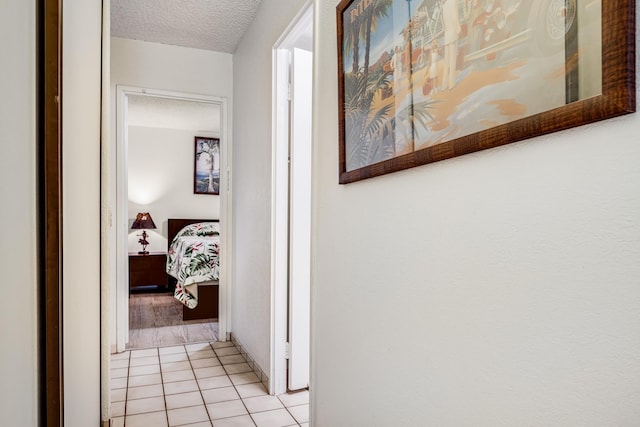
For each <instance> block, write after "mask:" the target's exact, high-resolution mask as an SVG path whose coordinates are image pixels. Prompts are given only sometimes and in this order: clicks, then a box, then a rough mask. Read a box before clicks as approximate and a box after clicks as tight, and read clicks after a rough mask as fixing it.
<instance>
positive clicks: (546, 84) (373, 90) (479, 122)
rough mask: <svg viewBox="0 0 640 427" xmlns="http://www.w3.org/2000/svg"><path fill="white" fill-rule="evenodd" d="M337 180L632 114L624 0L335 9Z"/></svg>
mask: <svg viewBox="0 0 640 427" xmlns="http://www.w3.org/2000/svg"><path fill="white" fill-rule="evenodd" d="M337 25H338V26H337V29H338V99H339V109H338V110H339V156H340V164H339V182H340V183H341V184H346V183H350V182H354V181H359V180H362V179H366V178H371V177H374V176H379V175H383V174H386V173H390V172H395V171H399V170H403V169H407V168H411V167H415V166H419V165H424V164H428V163H432V162H437V161H440V160H445V159H449V158H452V157H456V156H460V155H463V154H468V153H473V152H475V151H479V150H484V149H488V148H493V147H498V146H501V145H505V144H509V143H512V142H516V141H520V140H524V139H528V138H532V137H535V136H539V135H543V134H547V133H551V132H556V131H560V130H564V129H568V128H571V127H575V126H580V125H583V124H587V123H591V122H595V121H598V120H604V119H607V118H611V117H615V116H619V115H623V114H628V113H632V112H634V111H635V109H636V101H635V93H636V90H635V76H636V74H635V1H634V0H343V1H342V2H340V3H339V4H338V6H337Z"/></svg>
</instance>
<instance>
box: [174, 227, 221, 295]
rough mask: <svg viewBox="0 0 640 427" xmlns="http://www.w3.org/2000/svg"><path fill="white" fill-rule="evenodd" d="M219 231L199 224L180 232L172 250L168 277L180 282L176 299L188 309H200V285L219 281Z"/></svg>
mask: <svg viewBox="0 0 640 427" xmlns="http://www.w3.org/2000/svg"><path fill="white" fill-rule="evenodd" d="M219 254H220V228H219V224H218V223H217V222H200V223H197V224H191V225H188V226H186V227H185V228H183V229H182V230H180V232H179V233H178V234H177V235H176V237H175V238H174V239H173V241H172V242H171V246H169V253H168V254H167V273H168V274H170V275H171V276H173V277H175V278H176V279H177V281H178V283H177V285H176V289H175V291H174V294H173V295H174V297H175V298H176V299H177V300H178V301H180V302H181V303H182V304H184V305H186V306H187V307H189V308H195V307H196V306H197V305H198V290H197V284H198V283H202V282H207V281H211V280H218V279H219V277H220V258H219Z"/></svg>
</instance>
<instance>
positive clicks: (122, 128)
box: [110, 85, 232, 352]
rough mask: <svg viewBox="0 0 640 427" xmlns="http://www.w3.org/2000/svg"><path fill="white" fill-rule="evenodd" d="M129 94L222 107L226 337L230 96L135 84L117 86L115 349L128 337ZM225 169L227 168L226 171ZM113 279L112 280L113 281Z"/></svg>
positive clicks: (223, 323) (225, 315)
mask: <svg viewBox="0 0 640 427" xmlns="http://www.w3.org/2000/svg"><path fill="white" fill-rule="evenodd" d="M129 95H137V96H153V97H160V98H169V99H176V100H181V101H192V102H201V103H206V104H215V105H218V106H219V108H220V151H221V153H222V155H221V159H220V171H221V173H220V239H221V242H220V243H221V244H220V246H221V248H222V249H221V251H220V288H219V289H220V294H219V306H220V307H219V316H218V327H219V336H220V341H225V340H226V339H227V325H228V319H230V315H231V313H230V309H231V306H230V304H229V303H228V302H229V297H230V286H229V284H230V283H231V280H232V279H231V274H232V272H231V253H232V251H231V249H232V248H231V245H232V238H231V230H232V224H231V221H232V216H231V206H232V204H231V191H230V188H231V185H230V182H229V179H230V176H231V164H232V163H231V159H232V153H231V143H230V141H229V139H228V128H229V124H228V113H227V99H226V98H224V97H216V96H208V95H198V94H190V93H182V92H172V91H166V90H158V89H146V88H140V87H133V86H120V85H118V86H116V102H117V104H116V141H115V145H116V146H115V149H114V150H112V151H111V152H112V153H115V156H112V157H111V158H112V159H114V160H115V162H116V184H115V185H116V188H115V191H112V194H116V200H115V206H114V209H115V211H116V215H115V217H116V221H115V231H116V241H115V242H112V245H110V252H111V253H113V251H114V246H115V253H116V263H115V270H116V271H115V273H114V272H112V273H114V274H113V275H112V277H115V278H116V280H115V283H116V285H115V289H113V290H112V292H113V291H115V293H116V298H115V300H116V322H115V324H116V351H117V352H122V351H124V350H125V347H126V344H127V342H128V340H129V277H128V276H129V271H128V268H127V265H128V249H127V241H128V231H129V230H128V225H129V224H128V214H127V203H128V189H127V188H128V182H127V181H128V177H127V155H126V153H127V147H128V140H127V134H128V132H127V127H128V126H127V97H128V96H129ZM223 171H224V172H223ZM112 283H113V282H112ZM112 324H113V323H112Z"/></svg>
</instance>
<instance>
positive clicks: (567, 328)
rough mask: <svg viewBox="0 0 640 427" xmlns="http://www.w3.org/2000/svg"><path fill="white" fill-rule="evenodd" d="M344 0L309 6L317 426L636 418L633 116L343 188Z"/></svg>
mask: <svg viewBox="0 0 640 427" xmlns="http://www.w3.org/2000/svg"><path fill="white" fill-rule="evenodd" d="M337 3H338V2H337V1H320V0H316V1H315V5H316V7H317V9H316V19H317V21H316V22H317V24H318V26H317V28H318V32H317V34H316V36H317V40H316V50H315V53H316V61H317V62H316V64H315V71H316V76H317V77H316V81H315V105H314V107H315V115H314V118H315V123H314V133H315V139H314V155H315V158H314V160H315V163H314V168H313V171H314V189H315V192H314V214H315V215H314V238H313V242H314V243H313V254H314V264H313V297H312V301H313V306H312V324H313V326H312V328H313V330H312V379H311V382H312V393H311V396H312V402H311V405H312V415H311V418H312V420H313V422H314V425H315V426H316V427H326V426H331V427H338V426H356V425H357V426H364V425H366V426H416V425H423V426H461V425H467V426H471V425H473V426H518V425H520V426H521V425H547V426H548V425H558V426H605V425H606V426H610V425H620V426H632V425H638V422H639V421H640V358H639V355H640V340H639V339H638V337H639V336H640V286H639V283H640V263H639V262H638V260H639V259H640V221H638V218H640V192H639V191H638V187H639V185H640V168H638V164H640V116H638V114H633V115H629V116H625V117H621V118H617V119H612V120H608V121H606V122H601V123H597V124H593V125H589V126H584V127H580V128H576V129H572V130H570V131H566V132H562V133H556V134H553V135H548V136H545V137H541V138H535V139H533V140H528V141H525V142H519V143H515V144H511V145H508V146H505V147H501V148H497V149H492V150H488V151H483V152H478V153H474V154H471V155H466V156H463V157H459V158H455V159H451V160H446V161H442V162H439V163H435V164H431V165H425V166H421V167H418V168H414V169H410V170H406V171H403V172H398V173H393V174H389V175H385V176H382V177H378V178H374V179H369V180H365V181H360V182H357V183H353V184H349V185H338V183H337V182H338V122H337V119H338V111H337V108H338V100H337V90H336V89H335V88H336V87H337V81H336V76H337V73H336V72H335V70H336V69H337V66H336V54H337V53H336V24H335V22H336V9H335V7H336V4H337ZM327 70H330V71H327ZM328 88H333V89H331V90H329V89H328Z"/></svg>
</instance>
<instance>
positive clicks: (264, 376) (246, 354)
mask: <svg viewBox="0 0 640 427" xmlns="http://www.w3.org/2000/svg"><path fill="white" fill-rule="evenodd" d="M227 335H228V338H227V339H228V340H229V341H231V342H232V343H233V344H234V345H235V346H236V347H237V348H238V350H239V351H240V354H241V355H242V357H244V359H245V360H246V361H247V364H248V365H249V367H250V368H251V369H252V370H253V373H254V374H256V376H257V377H258V378H259V379H260V382H261V383H262V385H263V386H265V388H266V389H267V390H269V376H268V375H267V374H265V373H264V372H263V371H262V369H260V366H258V364H257V363H256V362H255V361H254V360H253V358H252V357H251V355H250V354H249V352H248V351H247V350H246V349H245V348H244V346H243V345H242V343H240V341H238V339H237V338H236V337H235V336H234V335H233V334H232V333H231V332H228V333H227Z"/></svg>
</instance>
